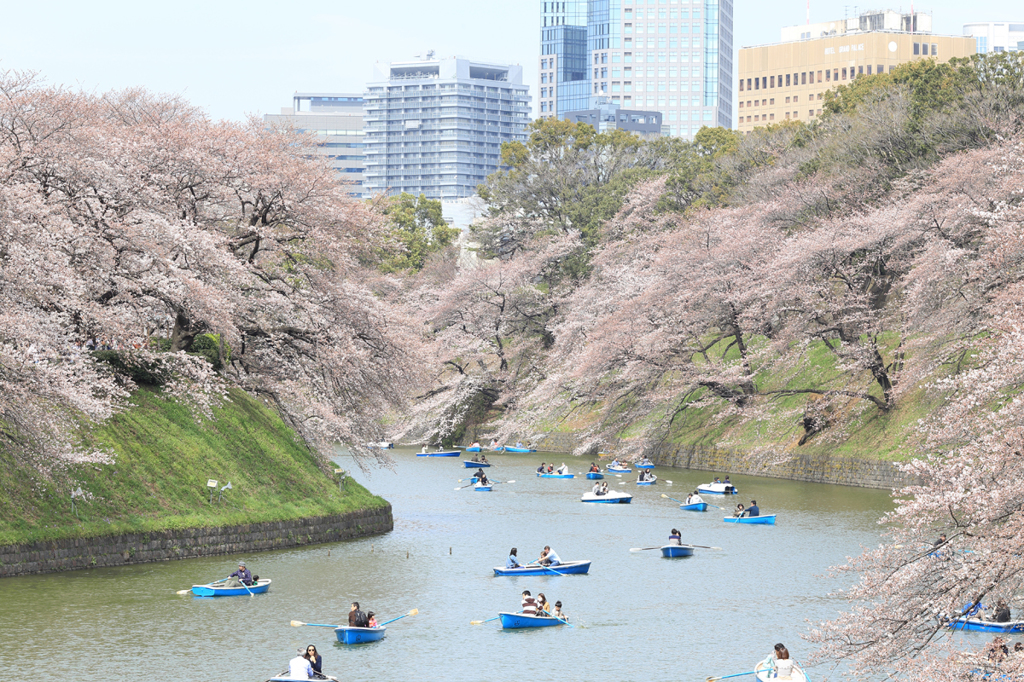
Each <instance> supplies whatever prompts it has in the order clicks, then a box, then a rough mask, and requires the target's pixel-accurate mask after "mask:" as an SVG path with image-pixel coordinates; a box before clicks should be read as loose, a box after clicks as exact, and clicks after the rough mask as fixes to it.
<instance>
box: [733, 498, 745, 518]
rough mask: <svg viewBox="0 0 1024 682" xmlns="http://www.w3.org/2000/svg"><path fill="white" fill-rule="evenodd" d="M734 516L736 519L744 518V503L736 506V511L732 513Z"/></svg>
mask: <svg viewBox="0 0 1024 682" xmlns="http://www.w3.org/2000/svg"><path fill="white" fill-rule="evenodd" d="M732 515H733V516H734V517H736V518H737V519H739V518H742V517H743V503H742V502H740V503H739V504H737V505H736V511H734V512H733V513H732Z"/></svg>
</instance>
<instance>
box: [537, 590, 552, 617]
mask: <svg viewBox="0 0 1024 682" xmlns="http://www.w3.org/2000/svg"><path fill="white" fill-rule="evenodd" d="M537 615H547V616H550V615H551V604H549V603H548V598H547V597H545V596H544V593H543V592H538V593H537Z"/></svg>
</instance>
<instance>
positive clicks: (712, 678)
mask: <svg viewBox="0 0 1024 682" xmlns="http://www.w3.org/2000/svg"><path fill="white" fill-rule="evenodd" d="M756 672H757V671H756V670H751V671H749V672H745V673H734V674H732V675H720V676H719V677H709V678H708V679H707V680H705V681H704V682H715V680H725V679H728V678H730V677H740V676H742V675H753V674H754V673H756Z"/></svg>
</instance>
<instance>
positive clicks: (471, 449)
mask: <svg viewBox="0 0 1024 682" xmlns="http://www.w3.org/2000/svg"><path fill="white" fill-rule="evenodd" d="M466 452H480V446H479V445H470V446H469V447H468V448H466Z"/></svg>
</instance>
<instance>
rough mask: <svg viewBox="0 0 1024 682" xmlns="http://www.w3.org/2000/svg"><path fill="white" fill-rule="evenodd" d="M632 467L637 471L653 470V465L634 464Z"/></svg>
mask: <svg viewBox="0 0 1024 682" xmlns="http://www.w3.org/2000/svg"><path fill="white" fill-rule="evenodd" d="M633 466H635V467H636V468H637V469H653V468H654V465H653V464H634V465H633Z"/></svg>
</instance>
